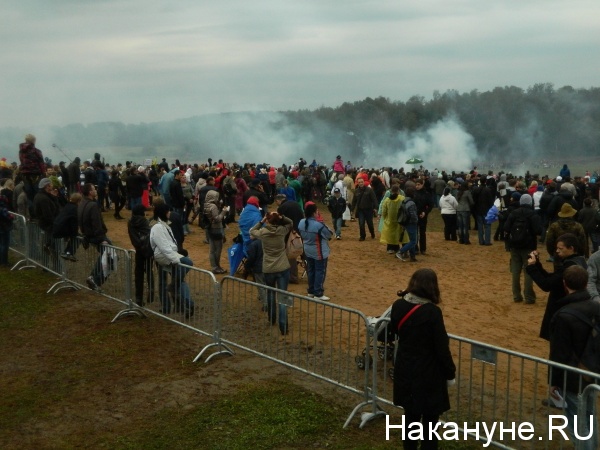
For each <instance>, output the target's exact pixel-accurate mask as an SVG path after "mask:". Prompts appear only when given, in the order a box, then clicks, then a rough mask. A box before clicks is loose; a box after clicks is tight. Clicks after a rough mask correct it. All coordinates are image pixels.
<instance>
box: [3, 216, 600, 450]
mask: <svg viewBox="0 0 600 450" xmlns="http://www.w3.org/2000/svg"><path fill="white" fill-rule="evenodd" d="M66 245H67V244H66V243H65V242H63V241H62V240H51V239H49V238H48V236H47V235H46V234H45V233H44V232H43V230H41V229H40V228H39V227H38V225H37V224H35V223H32V222H26V221H25V218H24V217H23V216H17V220H16V221H15V226H14V229H13V232H12V233H11V250H12V251H13V252H15V253H16V254H17V255H18V257H19V258H20V259H19V261H18V262H17V263H16V264H15V265H14V266H13V268H12V270H17V269H22V268H25V267H41V268H43V269H45V270H47V271H49V272H50V273H52V274H54V275H57V276H59V277H60V278H59V280H58V281H57V282H56V283H55V284H54V285H53V286H52V287H51V288H50V289H49V290H48V292H49V293H50V292H57V291H58V290H60V289H63V288H67V287H69V288H74V289H81V288H82V287H86V288H88V289H89V288H94V291H95V292H97V293H99V294H101V295H103V296H105V297H108V298H111V299H113V300H115V301H117V302H119V303H121V304H123V305H124V309H123V310H121V311H120V312H119V313H118V314H117V315H116V316H115V317H114V318H113V321H115V320H117V319H119V318H120V317H122V316H124V315H130V314H133V315H137V316H140V317H145V316H146V314H148V313H151V314H155V315H159V316H161V317H162V318H164V319H166V320H169V321H171V322H174V323H177V324H178V325H180V326H184V327H186V328H188V329H191V330H193V331H195V332H198V333H200V334H202V335H204V336H207V337H210V338H211V343H210V344H208V345H206V346H204V348H203V349H202V350H201V351H200V353H199V354H198V355H197V356H196V357H195V358H194V361H198V360H199V359H200V358H202V357H203V355H204V353H205V352H206V351H207V350H208V349H211V348H214V347H216V349H217V351H216V352H214V353H212V354H211V355H210V356H208V357H207V358H206V361H207V362H208V361H209V360H210V359H211V358H212V357H214V356H215V355H219V354H230V355H232V354H233V351H232V350H231V347H237V348H239V349H243V350H246V351H249V352H251V353H254V354H257V355H260V356H262V357H264V358H267V359H269V360H271V361H275V362H278V363H280V364H283V365H285V366H287V367H291V368H294V369H296V370H299V371H301V372H303V373H306V374H309V375H311V376H313V377H316V378H318V379H320V380H324V381H327V382H329V383H332V384H334V385H336V386H339V387H342V388H344V389H346V390H348V391H350V392H353V393H357V394H360V395H361V396H363V401H362V402H361V403H360V404H359V405H357V406H356V407H355V408H354V410H353V411H352V413H351V414H350V415H349V417H348V418H347V420H346V422H345V425H344V426H347V425H348V424H349V423H350V421H351V420H352V419H353V417H354V416H355V415H356V414H357V413H358V412H359V411H360V410H362V409H364V408H370V411H368V412H364V413H363V414H362V416H361V419H362V420H361V423H360V427H361V428H362V427H363V426H364V425H365V424H366V423H367V422H368V421H369V420H372V419H373V418H375V417H379V416H382V415H385V412H384V409H383V407H382V405H388V406H391V405H392V400H393V353H394V349H395V345H394V342H393V336H391V335H390V334H389V333H387V332H386V329H387V325H388V323H389V314H388V313H389V309H388V311H386V313H384V315H383V316H382V317H380V318H367V317H366V316H365V315H364V314H363V313H361V312H360V311H357V310H353V309H350V308H345V307H342V306H339V305H336V304H333V303H327V302H322V301H320V300H316V299H313V298H308V297H304V296H301V295H296V294H293V293H291V292H287V291H282V290H279V289H275V288H272V287H267V286H264V285H262V284H257V283H252V282H249V281H246V280H242V279H239V278H233V277H225V278H223V280H222V282H221V283H220V284H219V283H218V282H217V280H216V279H215V277H214V275H213V274H212V273H211V272H209V271H206V270H201V269H198V268H194V267H191V266H185V265H181V264H178V265H175V266H169V267H167V268H163V267H158V266H157V265H156V264H154V263H150V264H149V265H148V266H147V270H146V271H141V272H140V273H141V275H142V276H143V277H144V280H145V281H144V290H145V294H144V296H143V299H142V301H143V302H144V303H143V304H142V303H141V302H140V304H136V302H135V301H134V300H133V295H134V281H135V277H134V273H135V252H133V251H130V250H125V249H122V248H119V247H115V246H112V245H100V246H94V245H90V246H89V248H87V249H84V248H83V246H81V240H80V239H79V240H77V241H76V242H74V244H73V245H72V246H70V247H69V250H70V251H71V253H72V254H73V255H74V258H75V259H76V261H70V260H65V259H63V258H61V257H60V254H62V253H63V252H64V251H65V249H66ZM148 274H150V275H148ZM92 282H93V283H92ZM137 300H140V299H137ZM450 348H451V352H452V354H453V357H454V360H455V362H456V365H457V377H456V378H457V382H456V385H455V386H454V387H453V388H451V390H450V396H451V405H452V409H451V411H449V412H448V413H446V414H445V415H444V417H443V420H444V421H445V422H452V423H455V424H457V425H458V429H459V430H461V432H469V430H471V432H470V433H469V435H470V436H473V435H474V433H473V427H475V426H478V424H481V423H486V424H488V425H491V424H493V423H496V424H502V426H503V427H504V429H511V426H514V424H515V423H516V424H523V423H526V422H527V423H529V424H531V426H532V428H533V430H535V436H534V438H533V439H532V440H530V441H528V440H521V441H516V442H510V443H506V440H505V439H502V436H499V435H498V432H499V430H498V429H496V434H494V435H493V436H492V438H491V440H490V443H491V444H492V445H495V446H496V447H500V448H544V449H550V448H565V447H567V446H569V445H570V444H566V441H565V440H564V438H563V435H562V434H561V433H560V432H559V431H557V430H556V429H553V426H552V425H554V424H552V423H551V419H552V418H551V416H552V415H561V414H563V413H564V409H563V410H560V409H552V407H551V405H550V403H549V402H547V401H546V404H542V400H547V399H548V375H549V374H550V373H552V371H554V370H561V371H562V370H564V371H566V372H569V373H571V374H575V376H576V377H577V379H578V380H579V386H580V389H579V392H580V394H579V398H580V401H579V403H578V404H579V407H580V408H583V409H581V411H585V407H586V402H593V403H594V404H595V405H596V407H597V406H598V405H597V403H598V400H597V390H598V389H600V387H598V386H595V385H590V386H588V387H586V385H588V384H589V383H590V382H591V381H593V382H594V383H598V379H597V377H598V375H597V374H593V373H590V372H585V371H582V370H578V369H575V368H572V367H569V366H563V365H561V364H557V363H554V362H551V361H548V360H545V359H542V358H536V357H533V356H530V355H526V354H523V353H519V352H514V351H510V350H506V349H503V348H500V347H496V346H493V345H489V344H483V343H480V342H477V341H474V340H470V339H466V338H462V337H458V336H452V335H451V336H450ZM594 386H595V387H594ZM565 387H566V386H562V390H563V392H565V391H566V389H565ZM584 388H585V390H584ZM511 424H513V425H511ZM461 425H464V426H461ZM480 437H481V436H480Z"/></svg>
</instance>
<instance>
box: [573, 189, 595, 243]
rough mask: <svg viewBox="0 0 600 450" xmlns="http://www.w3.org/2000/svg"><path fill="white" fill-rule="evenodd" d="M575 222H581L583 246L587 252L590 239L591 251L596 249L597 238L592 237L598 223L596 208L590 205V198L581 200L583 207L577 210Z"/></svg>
mask: <svg viewBox="0 0 600 450" xmlns="http://www.w3.org/2000/svg"><path fill="white" fill-rule="evenodd" d="M577 222H579V223H580V224H581V226H582V227H583V231H584V232H585V246H586V248H587V249H588V252H589V245H590V240H591V241H592V252H595V251H596V250H598V240H597V239H593V238H592V236H593V235H594V234H595V232H596V225H597V224H598V210H597V209H596V208H594V207H593V206H592V199H591V198H586V199H585V200H583V208H582V209H581V210H579V211H578V212H577Z"/></svg>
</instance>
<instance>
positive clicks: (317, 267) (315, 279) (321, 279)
mask: <svg viewBox="0 0 600 450" xmlns="http://www.w3.org/2000/svg"><path fill="white" fill-rule="evenodd" d="M340 220H341V219H340ZM306 275H307V276H308V293H309V294H312V295H314V296H315V297H321V296H322V295H323V292H324V289H323V284H324V283H325V276H326V275H327V258H325V259H313V258H308V257H307V258H306Z"/></svg>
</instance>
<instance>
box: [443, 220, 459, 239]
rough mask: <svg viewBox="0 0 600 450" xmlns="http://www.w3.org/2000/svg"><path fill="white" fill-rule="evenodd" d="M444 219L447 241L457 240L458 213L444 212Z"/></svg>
mask: <svg viewBox="0 0 600 450" xmlns="http://www.w3.org/2000/svg"><path fill="white" fill-rule="evenodd" d="M442 219H443V220H444V239H446V240H447V241H455V240H456V223H457V221H456V214H442Z"/></svg>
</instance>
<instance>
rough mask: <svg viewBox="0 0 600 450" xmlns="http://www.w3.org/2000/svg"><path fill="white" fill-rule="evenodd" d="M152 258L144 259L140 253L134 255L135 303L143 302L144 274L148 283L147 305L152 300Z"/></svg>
mask: <svg viewBox="0 0 600 450" xmlns="http://www.w3.org/2000/svg"><path fill="white" fill-rule="evenodd" d="M153 261H154V258H152V257H150V258H146V257H144V256H143V255H141V254H140V253H138V252H136V254H135V301H136V302H138V303H140V302H143V301H144V274H145V275H146V281H147V282H148V303H152V301H153V300H154V299H153V297H154V272H153V270H152V269H153V264H152V263H153Z"/></svg>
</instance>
